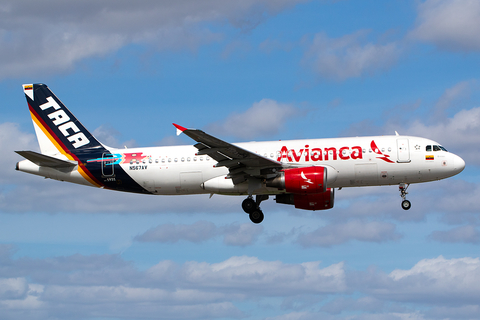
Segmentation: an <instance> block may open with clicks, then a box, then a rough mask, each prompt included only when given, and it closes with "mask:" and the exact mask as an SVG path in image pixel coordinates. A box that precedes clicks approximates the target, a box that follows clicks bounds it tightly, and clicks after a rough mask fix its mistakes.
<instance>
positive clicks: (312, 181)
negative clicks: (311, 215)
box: [266, 166, 335, 210]
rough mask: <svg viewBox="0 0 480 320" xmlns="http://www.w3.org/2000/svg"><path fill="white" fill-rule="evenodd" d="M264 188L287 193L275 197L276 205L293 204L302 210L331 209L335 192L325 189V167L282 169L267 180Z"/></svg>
mask: <svg viewBox="0 0 480 320" xmlns="http://www.w3.org/2000/svg"><path fill="white" fill-rule="evenodd" d="M266 186H267V187H272V188H278V189H279V190H285V191H286V192H287V193H284V194H280V195H277V196H276V202H277V203H284V204H293V205H295V208H298V209H304V210H325V209H330V208H333V202H334V201H333V200H334V193H335V192H334V190H333V189H331V188H327V169H326V168H325V167H320V166H313V167H304V168H292V169H284V170H282V171H281V172H280V174H279V175H278V176H276V177H275V178H273V179H271V180H267V182H266Z"/></svg>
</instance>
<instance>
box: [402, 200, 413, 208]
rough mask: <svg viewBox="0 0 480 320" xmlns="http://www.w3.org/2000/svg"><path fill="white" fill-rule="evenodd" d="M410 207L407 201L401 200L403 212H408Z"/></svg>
mask: <svg viewBox="0 0 480 320" xmlns="http://www.w3.org/2000/svg"><path fill="white" fill-rule="evenodd" d="M411 207H412V204H411V203H410V201H408V200H403V201H402V209H403V210H408V209H410V208H411Z"/></svg>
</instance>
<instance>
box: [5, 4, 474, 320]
mask: <svg viewBox="0 0 480 320" xmlns="http://www.w3.org/2000/svg"><path fill="white" fill-rule="evenodd" d="M479 33H480V3H479V2H478V1H473V0H471V1H469V0H453V1H445V0H426V1H354V0H351V1H348V0H344V1H307V0H305V1H300V0H298V1H297V0H280V1H278V0H257V1H253V0H245V1H225V0H205V1H196V0H185V1H166V0H164V1H149V0H143V1H135V2H131V1H113V0H111V1H94V0H91V1H80V2H74V1H60V0H48V1H42V2H41V3H40V2H38V1H18V0H16V1H13V0H12V1H11V0H6V1H3V2H2V3H1V4H0V96H1V97H2V101H1V102H0V148H1V150H2V151H3V157H2V158H1V159H0V164H1V165H0V170H1V171H0V221H1V223H0V318H2V319H19V318H21V319H96V320H97V319H271V320H273V319H275V320H284V319H285V320H286V319H288V320H306V319H480V316H479V315H480V304H479V301H480V289H479V288H480V257H479V254H478V252H479V244H480V229H479V228H480V227H479V225H480V200H479V199H480V185H479V183H478V181H479V177H480V171H479V165H480V161H479V155H480V154H479V153H480V152H479V150H480V149H479V146H480V90H479V89H480V86H479V78H478V70H479V69H480V56H479V52H480V38H479V37H478V34H479ZM23 83H46V84H48V85H49V87H50V88H51V89H52V90H53V91H54V92H55V93H56V94H57V96H58V97H59V98H60V99H61V100H62V101H63V102H64V103H65V104H66V105H67V106H68V107H69V109H70V110H71V111H73V112H74V113H75V115H76V116H77V118H79V119H80V120H81V121H82V123H83V124H84V125H85V126H86V127H87V128H89V129H90V130H91V131H92V132H94V134H95V135H96V136H97V137H98V138H99V139H100V140H102V141H103V142H105V143H106V144H107V145H111V146H118V147H121V146H123V145H127V146H153V145H172V144H190V143H191V141H190V140H189V139H188V138H187V137H182V136H180V137H177V136H175V128H174V127H173V126H172V125H171V124H172V122H174V123H178V124H180V125H182V126H185V127H194V128H199V129H203V130H205V131H207V132H209V133H211V134H214V135H216V136H218V137H219V138H222V139H225V140H228V141H232V142H239V141H251V140H256V141H264V140H277V139H282V140H287V139H298V138H324V137H325V138H326V137H338V136H342V137H343V136H361V135H385V134H393V133H394V131H398V132H399V133H400V134H405V135H415V136H422V137H425V138H430V139H433V140H436V141H438V142H439V143H441V144H442V145H443V146H445V147H446V148H447V149H448V150H450V151H452V152H454V153H456V154H458V155H460V156H461V157H462V158H463V159H465V161H466V165H467V166H466V169H465V170H464V171H463V172H462V173H461V174H460V175H458V176H456V177H453V178H450V179H447V180H443V181H438V182H432V183H426V184H421V185H412V186H410V189H409V192H410V193H409V195H408V199H409V200H410V201H411V202H412V209H411V210H409V211H403V210H402V209H401V208H400V201H401V198H400V197H399V193H398V188H397V187H395V186H392V187H368V188H356V189H343V190H340V191H338V192H336V202H335V207H334V208H333V209H331V210H328V211H323V212H309V211H300V210H295V209H293V208H291V207H290V206H282V205H277V204H275V203H274V202H273V201H271V200H270V201H266V202H264V203H262V209H263V211H264V212H265V216H266V217H265V220H264V222H263V223H262V224H261V225H254V224H252V223H251V222H250V221H249V219H248V216H246V215H245V213H243V211H242V209H241V206H240V204H241V201H242V200H243V198H241V197H224V196H214V197H213V198H212V199H209V198H208V196H185V197H167V196H164V197H162V196H144V195H133V194H121V193H115V192H111V191H105V190H97V189H93V188H88V187H83V186H77V185H71V184H66V183H61V182H58V181H51V180H45V179H42V178H40V177H35V176H29V175H27V174H24V173H21V172H16V171H15V170H14V167H15V163H16V162H17V161H20V160H21V158H20V157H19V156H18V155H17V154H15V153H14V152H13V151H14V150H38V145H37V142H36V138H35V136H34V130H33V126H32V122H31V119H30V117H29V114H28V109H27V105H26V102H25V98H24V95H23V92H22V88H21V85H22V84H23Z"/></svg>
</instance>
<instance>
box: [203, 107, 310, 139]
mask: <svg viewBox="0 0 480 320" xmlns="http://www.w3.org/2000/svg"><path fill="white" fill-rule="evenodd" d="M299 114H302V111H301V110H299V109H298V108H296V107H294V106H293V105H291V104H284V103H279V102H277V101H274V100H270V99H262V100H260V101H259V102H255V103H254V104H253V105H252V107H250V108H249V109H247V110H246V111H245V112H243V113H232V114H231V115H229V116H228V117H227V118H226V119H224V120H222V121H219V122H217V123H214V124H212V125H210V126H209V131H212V132H220V133H221V134H222V135H231V136H234V137H238V138H243V139H251V138H254V137H258V136H265V135H274V134H276V133H277V132H279V131H280V130H281V129H282V128H283V126H284V124H285V122H286V121H287V120H289V119H290V118H291V117H293V116H296V115H299Z"/></svg>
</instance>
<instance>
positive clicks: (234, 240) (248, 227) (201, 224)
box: [135, 221, 263, 247]
mask: <svg viewBox="0 0 480 320" xmlns="http://www.w3.org/2000/svg"><path fill="white" fill-rule="evenodd" d="M262 232H263V227H262V226H260V225H254V224H252V223H250V222H249V223H243V224H238V223H234V224H230V225H226V226H221V227H217V226H216V225H215V224H213V223H212V222H208V221H197V222H195V223H193V224H162V225H159V226H157V227H155V228H152V229H149V230H147V231H146V232H145V233H143V234H141V235H138V236H136V237H135V240H136V241H140V242H161V243H176V242H178V241H180V240H185V241H189V242H193V243H201V242H205V241H207V240H210V239H213V238H216V237H218V236H223V243H225V244H226V245H229V246H240V247H244V246H248V245H252V244H254V243H255V242H256V240H257V239H258V236H259V235H260V234H261V233H262Z"/></svg>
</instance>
